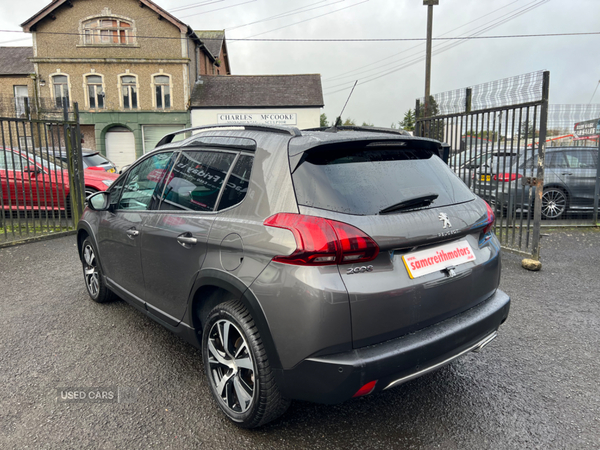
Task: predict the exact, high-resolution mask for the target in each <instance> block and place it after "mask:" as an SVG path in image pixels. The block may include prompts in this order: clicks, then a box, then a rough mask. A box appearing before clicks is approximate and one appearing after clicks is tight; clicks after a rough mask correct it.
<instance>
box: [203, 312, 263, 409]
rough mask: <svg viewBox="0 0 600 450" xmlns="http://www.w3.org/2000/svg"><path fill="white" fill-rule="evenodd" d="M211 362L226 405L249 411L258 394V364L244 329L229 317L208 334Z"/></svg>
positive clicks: (214, 377)
mask: <svg viewBox="0 0 600 450" xmlns="http://www.w3.org/2000/svg"><path fill="white" fill-rule="evenodd" d="M208 364H209V366H210V370H209V373H210V378H211V380H210V381H211V383H212V384H213V387H214V389H215V391H216V393H217V394H218V396H219V398H220V400H221V402H222V404H223V406H225V407H226V408H227V409H229V410H230V411H231V412H233V413H235V414H241V413H245V412H246V411H248V409H249V408H250V407H251V406H252V403H253V401H254V396H255V380H256V377H255V367H254V361H253V359H252V354H251V352H250V348H249V347H248V342H247V341H246V338H245V336H244V335H243V333H242V332H241V331H240V329H239V328H238V327H237V326H236V325H235V324H234V323H233V322H230V321H229V320H226V319H222V320H218V321H217V322H215V323H214V324H213V326H212V328H211V329H210V332H209V335H208Z"/></svg>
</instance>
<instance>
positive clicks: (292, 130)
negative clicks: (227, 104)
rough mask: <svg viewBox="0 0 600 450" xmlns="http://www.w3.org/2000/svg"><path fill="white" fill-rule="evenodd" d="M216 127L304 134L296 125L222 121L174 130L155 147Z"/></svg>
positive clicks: (294, 134) (296, 134) (293, 134)
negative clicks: (189, 133)
mask: <svg viewBox="0 0 600 450" xmlns="http://www.w3.org/2000/svg"><path fill="white" fill-rule="evenodd" d="M214 128H243V129H244V130H249V131H271V132H273V133H283V134H290V135H292V136H302V133H301V132H300V130H299V129H298V128H296V127H283V126H279V125H255V124H247V123H221V124H216V125H201V126H198V127H191V128H185V129H183V130H177V131H174V132H172V133H169V134H166V135H164V136H163V138H162V139H161V140H160V141H158V144H156V146H155V147H154V148H156V147H160V146H161V145H165V144H169V143H171V142H173V139H174V138H175V136H177V135H178V134H182V133H187V132H189V131H198V130H209V129H214Z"/></svg>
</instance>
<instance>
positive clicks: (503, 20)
mask: <svg viewBox="0 0 600 450" xmlns="http://www.w3.org/2000/svg"><path fill="white" fill-rule="evenodd" d="M548 1H549V0H542V2H541V3H536V2H538V0H535V1H534V2H532V3H529V4H528V5H525V6H524V7H520V8H517V9H516V10H513V11H510V12H509V13H507V14H504V15H502V16H500V17H498V18H496V19H494V20H492V21H489V22H486V23H484V24H482V25H479V26H477V27H475V28H474V29H471V30H469V31H468V32H472V34H471V35H469V36H461V37H457V38H453V40H460V41H462V40H465V41H466V40H469V39H473V38H474V37H475V36H479V35H481V34H482V33H483V32H485V31H488V30H490V29H492V28H495V27H497V26H500V25H502V24H504V23H506V22H508V21H509V20H512V19H514V18H515V17H516V16H517V15H520V14H524V13H525V12H528V11H529V10H530V9H531V8H533V7H537V6H541V5H542V4H543V3H545V2H548ZM523 8H525V9H523ZM519 10H520V11H519ZM494 22H496V23H494ZM490 24H492V25H490ZM482 27H485V28H484V29H481V28H482ZM459 28H460V27H459ZM453 31H454V30H453ZM484 38H489V37H487V36H486V37H484ZM482 39H483V38H482ZM434 40H440V38H434ZM446 40H449V39H446ZM456 45H458V44H457V43H442V44H438V45H435V46H434V54H439V53H440V47H443V46H445V47H447V49H448V50H449V49H450V48H452V47H454V46H456ZM419 47H421V45H417V46H413V47H411V48H410V49H408V50H406V51H410V50H414V49H416V48H419ZM445 47H444V48H445ZM417 54H418V55H420V57H421V58H423V59H424V58H425V56H424V55H423V52H422V51H420V52H418V53H415V54H412V55H408V56H406V57H404V58H400V59H398V60H396V61H392V62H390V63H386V64H383V65H382V64H377V63H372V65H374V64H377V67H375V68H373V69H368V70H361V71H359V72H358V73H365V72H372V71H374V70H377V72H378V73H376V74H375V75H377V74H379V73H381V70H380V69H381V67H385V66H390V65H393V64H397V63H400V62H401V61H405V60H407V59H409V58H413V57H414V56H416V55H417ZM417 62H419V60H416V61H414V63H417ZM363 67H364V66H363ZM367 67H368V66H367ZM401 68H402V69H403V68H405V67H404V65H402V67H401ZM356 75H357V71H356V70H354V71H350V72H347V73H345V74H341V75H337V76H335V77H331V78H329V79H327V80H324V81H325V83H327V82H328V81H330V80H332V79H339V78H354V77H356ZM351 82H352V81H351V80H349V81H347V82H345V84H349V83H351ZM342 84H343V83H342ZM338 86H341V85H340V84H338V85H336V87H338ZM330 88H331V87H330Z"/></svg>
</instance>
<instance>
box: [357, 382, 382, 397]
mask: <svg viewBox="0 0 600 450" xmlns="http://www.w3.org/2000/svg"><path fill="white" fill-rule="evenodd" d="M376 384H377V380H375V381H371V382H369V383H367V384H365V385H364V386H363V387H361V388H360V389H359V390H358V391H356V394H354V395H353V396H352V397H353V398H354V397H362V396H363V395H369V394H370V393H371V392H373V391H374V390H375V385H376Z"/></svg>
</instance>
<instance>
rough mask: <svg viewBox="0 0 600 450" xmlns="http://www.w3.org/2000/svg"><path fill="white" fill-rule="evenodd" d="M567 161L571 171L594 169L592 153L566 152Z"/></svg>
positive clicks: (594, 163) (582, 151)
mask: <svg viewBox="0 0 600 450" xmlns="http://www.w3.org/2000/svg"><path fill="white" fill-rule="evenodd" d="M565 157H566V158H567V161H568V162H569V167H570V168H571V169H595V168H596V161H595V160H594V156H593V155H592V152H589V151H584V150H581V151H575V152H567V153H566V154H565Z"/></svg>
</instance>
